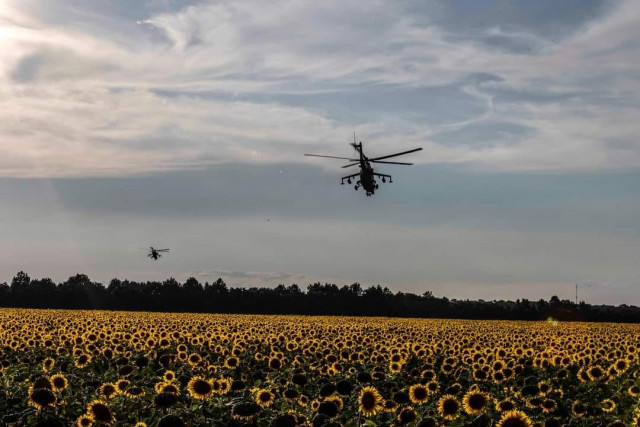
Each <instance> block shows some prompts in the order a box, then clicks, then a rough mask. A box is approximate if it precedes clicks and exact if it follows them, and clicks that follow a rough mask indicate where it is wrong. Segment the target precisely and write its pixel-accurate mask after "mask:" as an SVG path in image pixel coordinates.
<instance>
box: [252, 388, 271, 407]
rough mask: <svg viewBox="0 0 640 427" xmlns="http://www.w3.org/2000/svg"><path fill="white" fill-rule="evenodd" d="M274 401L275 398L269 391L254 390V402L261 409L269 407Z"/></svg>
mask: <svg viewBox="0 0 640 427" xmlns="http://www.w3.org/2000/svg"><path fill="white" fill-rule="evenodd" d="M274 400H275V396H274V395H273V393H271V391H269V390H267V389H264V388H262V389H258V390H256V392H255V401H256V403H257V404H258V405H260V406H262V407H263V408H266V407H269V406H271V405H272V404H273V401H274Z"/></svg>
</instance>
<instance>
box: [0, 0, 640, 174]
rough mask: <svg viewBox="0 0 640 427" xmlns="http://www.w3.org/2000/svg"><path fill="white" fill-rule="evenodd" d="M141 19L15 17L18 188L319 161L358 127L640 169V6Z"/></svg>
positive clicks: (460, 147)
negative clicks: (310, 157)
mask: <svg viewBox="0 0 640 427" xmlns="http://www.w3.org/2000/svg"><path fill="white" fill-rule="evenodd" d="M125 3H126V2H120V1H118V2H110V3H109V4H105V3H104V2H94V1H92V2H81V3H78V2H75V1H71V0H68V1H67V2H66V3H64V4H65V5H68V8H66V9H65V8H61V7H56V5H53V4H51V3H47V2H42V1H36V0H31V1H24V2H18V1H10V2H7V3H5V4H4V5H3V7H2V9H0V22H2V25H3V29H2V30H1V31H2V32H1V37H2V38H0V40H1V43H2V47H3V49H2V54H1V55H2V57H1V59H2V61H0V83H1V84H2V85H1V86H0V87H1V89H0V96H1V98H0V114H1V116H0V117H2V119H0V158H1V159H2V160H1V161H0V176H12V177H35V176H40V177H45V176H46V177H56V176H117V175H122V174H129V175H131V174H138V173H147V172H151V171H163V170H175V169H192V168H201V167H204V166H207V165H212V164H219V163H224V162H234V161H251V162H255V163H277V162H283V161H284V162H302V161H303V160H302V157H301V155H300V154H301V153H303V152H308V151H312V150H315V151H317V150H322V151H327V152H329V151H330V152H332V153H338V154H339V153H340V152H341V151H342V150H345V149H346V148H347V147H346V145H345V143H346V142H347V141H348V139H349V135H350V134H351V132H352V131H353V130H354V129H355V130H356V131H357V132H358V134H359V135H361V137H362V138H363V140H365V141H367V142H370V143H371V146H372V147H375V149H376V150H380V151H381V152H385V151H391V150H395V149H401V148H405V147H408V146H413V145H419V146H423V147H424V152H423V153H422V154H421V155H420V156H417V157H416V159H415V161H416V162H418V163H426V162H429V163H459V164H464V165H467V166H469V167H472V168H484V169H492V170H531V171H564V172H576V171H585V170H592V171H595V170H607V169H624V168H636V167H638V166H640V158H639V157H638V156H636V155H634V154H633V152H634V151H635V150H628V151H630V152H631V154H629V153H626V152H623V150H619V149H615V148H614V147H612V145H611V143H612V141H616V144H627V145H629V146H633V145H634V144H635V141H636V135H637V134H638V132H639V131H640V128H639V127H638V126H640V125H639V124H638V122H637V120H635V117H636V116H637V109H638V107H639V105H640V104H639V100H638V97H639V96H640V84H639V83H638V81H639V76H640V64H639V63H638V60H637V59H635V58H639V57H640V52H639V50H640V45H638V43H634V40H637V39H639V38H640V33H639V31H640V30H638V26H637V25H635V24H636V22H635V20H634V19H633V17H634V16H637V13H638V10H637V9H638V8H639V6H638V5H637V3H636V2H633V1H628V2H622V3H615V4H612V5H611V6H606V7H605V6H603V5H602V4H601V3H599V2H596V3H592V2H589V3H582V2H581V3H580V4H579V5H573V6H569V5H565V4H563V5H562V6H557V5H552V4H550V3H544V4H540V5H538V6H536V7H532V6H531V5H530V4H529V3H527V2H523V3H517V4H516V3H513V4H511V3H509V4H506V3H500V5H498V6H500V7H499V9H495V8H496V7H498V6H496V5H497V4H491V5H487V4H484V3H483V4H481V5H480V4H475V3H473V2H472V3H469V4H466V5H465V6H464V7H460V6H459V5H458V6H454V5H452V4H449V3H448V2H432V3H425V6H424V8H423V7H422V6H420V7H418V6H417V5H418V3H409V5H410V7H407V6H406V4H396V3H388V2H382V1H379V2H378V1H376V2H373V3H371V2H356V3H348V4H347V3H344V2H338V1H329V2H322V3H317V4H308V3H307V4H302V3H300V4H298V3H293V4H292V3H290V2H275V3H271V4H269V5H267V4H265V3H260V2H254V1H248V0H242V1H236V2H229V3H225V2H216V3H208V2H207V3H198V4H192V3H191V2H175V1H172V2H151V3H148V5H147V6H142V5H137V6H135V7H133V8H130V7H128V6H127V5H126V4H125ZM63 9H64V10H67V12H68V13H63V12H62V11H63ZM476 9H478V13H477V14H474V13H469V11H470V10H476ZM354 16H357V17H358V19H355V20H354V19H353V18H352V17H354ZM136 22H143V23H144V24H137V23H136ZM464 28H467V29H468V30H465V31H462V30H464ZM345 40H349V43H346V42H345ZM476 132H479V133H480V135H479V136H480V138H477V137H476V136H477V135H475V133H476ZM447 135H448V136H447ZM447 138H449V139H447ZM454 140H460V141H463V142H462V143H460V144H456V143H452V142H453V141H454ZM614 145H615V144H614ZM327 167H331V166H327Z"/></svg>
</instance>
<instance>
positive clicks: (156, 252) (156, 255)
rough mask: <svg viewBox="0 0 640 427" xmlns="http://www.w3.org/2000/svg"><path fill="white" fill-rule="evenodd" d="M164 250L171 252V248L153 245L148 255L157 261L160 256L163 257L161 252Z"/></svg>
mask: <svg viewBox="0 0 640 427" xmlns="http://www.w3.org/2000/svg"><path fill="white" fill-rule="evenodd" d="M164 252H169V249H154V247H153V246H150V247H149V253H148V254H147V256H148V257H149V258H151V259H153V260H154V261H157V260H158V258H160V257H162V255H160V253H164Z"/></svg>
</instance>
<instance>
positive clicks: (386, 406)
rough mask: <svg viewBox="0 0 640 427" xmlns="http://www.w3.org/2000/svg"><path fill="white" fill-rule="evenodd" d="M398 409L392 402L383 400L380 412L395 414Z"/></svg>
mask: <svg viewBox="0 0 640 427" xmlns="http://www.w3.org/2000/svg"><path fill="white" fill-rule="evenodd" d="M397 408H398V404H397V403H396V402H394V401H393V400H385V401H384V402H383V403H382V410H383V411H385V412H395V411H396V409H397Z"/></svg>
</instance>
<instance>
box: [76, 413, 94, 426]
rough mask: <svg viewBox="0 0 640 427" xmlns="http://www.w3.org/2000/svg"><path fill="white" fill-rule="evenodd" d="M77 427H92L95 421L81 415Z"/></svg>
mask: <svg viewBox="0 0 640 427" xmlns="http://www.w3.org/2000/svg"><path fill="white" fill-rule="evenodd" d="M75 425H76V427H91V426H92V425H93V421H92V420H91V417H90V416H88V415H86V414H85V415H80V417H79V418H78V419H77V420H76V424H75Z"/></svg>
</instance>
